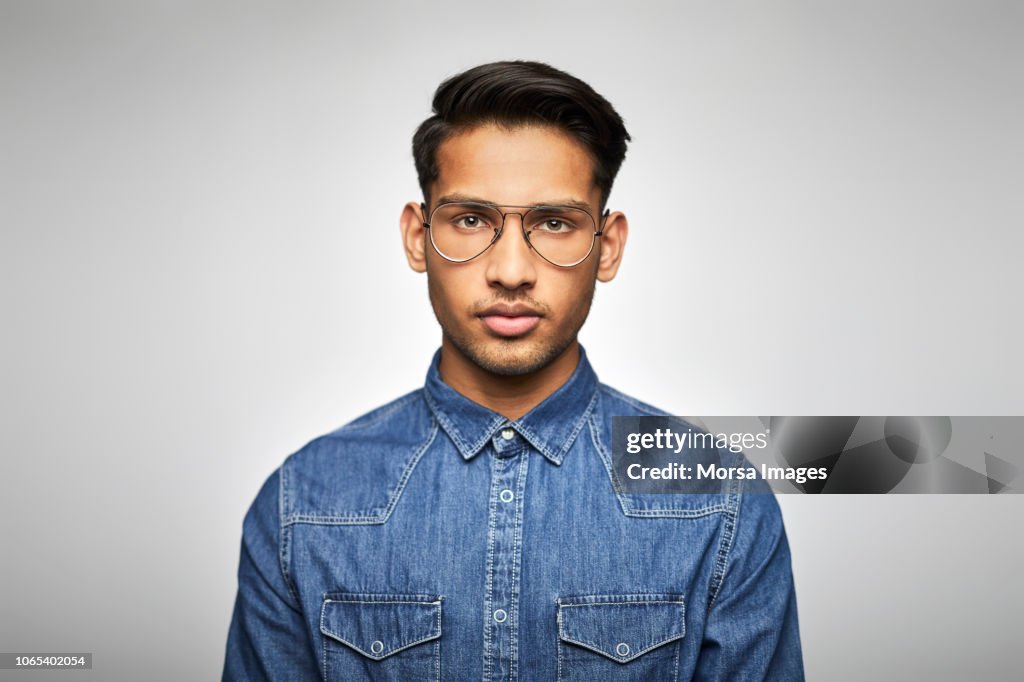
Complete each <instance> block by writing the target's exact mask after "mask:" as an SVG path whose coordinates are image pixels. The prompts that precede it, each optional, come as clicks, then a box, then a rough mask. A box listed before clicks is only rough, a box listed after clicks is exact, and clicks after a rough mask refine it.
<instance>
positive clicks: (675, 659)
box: [672, 606, 686, 680]
mask: <svg viewBox="0 0 1024 682" xmlns="http://www.w3.org/2000/svg"><path fill="white" fill-rule="evenodd" d="M683 611H684V613H683V637H685V636H686V613H685V611H686V607H685V606H684V607H683ZM682 648H683V643H682V642H679V643H678V644H676V655H675V656H674V657H673V659H672V679H673V680H678V679H679V652H680V651H681V650H682Z"/></svg>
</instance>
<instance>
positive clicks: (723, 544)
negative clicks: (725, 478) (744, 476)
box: [706, 480, 742, 617]
mask: <svg viewBox="0 0 1024 682" xmlns="http://www.w3.org/2000/svg"><path fill="white" fill-rule="evenodd" d="M729 489H730V491H729V493H728V495H727V498H726V505H727V507H729V508H728V509H727V510H726V513H725V519H724V520H723V522H722V537H721V539H720V540H719V543H718V552H716V554H715V567H714V571H712V574H711V585H710V586H709V587H708V609H707V613H706V617H710V615H711V607H712V606H714V604H715V599H716V598H717V597H718V590H719V589H721V587H722V582H723V581H724V579H725V572H726V569H727V567H728V562H729V557H730V556H731V552H732V543H733V538H734V537H735V535H736V525H737V524H738V523H739V501H740V499H741V496H742V481H739V480H735V481H730V486H729Z"/></svg>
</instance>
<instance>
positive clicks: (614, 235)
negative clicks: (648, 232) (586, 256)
mask: <svg viewBox="0 0 1024 682" xmlns="http://www.w3.org/2000/svg"><path fill="white" fill-rule="evenodd" d="M628 236H629V221H627V220H626V216H625V215H624V214H623V213H621V212H620V211H615V212H614V213H612V214H611V215H609V216H608V217H607V218H605V219H604V229H603V230H602V232H601V236H600V237H599V239H600V240H601V256H600V258H599V259H598V263H597V279H598V280H600V281H602V282H610V281H612V280H613V279H615V273H617V272H618V271H619V264H620V263H621V262H622V252H623V251H625V249H626V237H628Z"/></svg>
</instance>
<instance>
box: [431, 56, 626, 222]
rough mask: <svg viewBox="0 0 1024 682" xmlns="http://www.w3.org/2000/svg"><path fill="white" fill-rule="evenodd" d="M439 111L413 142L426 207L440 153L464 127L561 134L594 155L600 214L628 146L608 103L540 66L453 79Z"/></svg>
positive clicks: (486, 68) (439, 94)
mask: <svg viewBox="0 0 1024 682" xmlns="http://www.w3.org/2000/svg"><path fill="white" fill-rule="evenodd" d="M433 111H434V115H433V116H431V117H430V118H428V119H427V120H425V121H424V122H423V123H421V124H420V127H419V128H418V129H417V130H416V134H415V135H413V138H412V155H413V159H414V160H415V162H416V173H417V175H418V176H419V181H420V188H421V189H422V190H423V196H424V198H426V199H427V200H428V201H429V198H430V192H429V187H430V185H431V183H433V182H434V181H435V180H437V176H438V169H437V149H438V147H440V146H441V143H442V142H444V141H445V140H447V139H448V138H449V137H451V135H452V134H454V133H456V132H459V131H460V130H465V129H466V128H471V127H473V126H476V125H480V124H485V123H496V124H498V125H504V126H517V125H529V124H536V123H540V124H547V125H552V126H556V127H558V128H561V129H562V130H564V131H566V132H567V133H569V134H570V135H572V136H573V137H574V138H576V139H577V140H578V141H579V142H580V143H582V144H583V146H584V147H586V148H587V150H588V151H589V152H590V156H591V157H592V159H593V161H594V184H596V185H597V186H598V187H599V188H600V189H601V203H602V206H601V208H603V204H604V202H605V201H607V200H608V195H609V194H610V193H611V191H612V182H614V180H615V175H616V173H618V172H619V166H621V165H622V160H623V159H624V158H625V156H626V141H627V140H629V139H630V137H629V133H628V132H626V126H625V125H624V124H623V122H622V117H621V116H619V114H618V113H617V112H616V111H615V109H614V108H612V105H611V104H610V103H609V102H608V100H606V99H605V98H604V97H602V96H601V95H599V94H597V93H596V92H595V91H594V89H593V88H591V87H590V86H589V85H587V84H586V83H584V82H583V81H581V80H580V79H579V78H576V77H575V76H571V75H569V74H567V73H565V72H564V71H559V70H558V69H556V68H554V67H553V66H549V65H548V64H542V63H540V62H527V61H511V62H494V63H491V64H482V65H480V66H476V67H474V68H472V69H469V70H468V71H463V72H462V73H460V74H458V75H455V76H452V77H451V78H449V79H448V80H446V81H444V82H443V83H441V85H439V86H438V88H437V91H436V92H435V93H434V101H433Z"/></svg>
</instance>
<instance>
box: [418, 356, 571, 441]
mask: <svg viewBox="0 0 1024 682" xmlns="http://www.w3.org/2000/svg"><path fill="white" fill-rule="evenodd" d="M579 359H580V345H579V342H578V341H573V342H572V344H570V345H569V347H568V348H566V349H565V350H564V351H562V353H561V354H560V355H559V356H558V357H556V358H555V359H554V360H553V361H551V362H549V363H548V364H547V365H545V366H544V367H542V368H541V369H539V370H537V371H536V372H533V373H531V374H524V375H521V376H502V375H500V374H494V373H493V372H489V371H487V370H486V369H483V368H482V367H480V366H479V365H477V364H476V363H474V362H473V361H472V360H470V359H469V358H468V357H466V356H465V355H463V354H462V353H461V352H460V351H459V350H458V349H457V348H455V346H453V345H452V344H451V343H450V342H449V341H448V339H447V338H444V339H442V341H441V364H440V366H439V367H438V370H439V371H440V374H441V380H442V381H444V383H446V384H448V385H449V386H451V387H452V388H453V389H455V390H456V391H458V392H459V393H461V394H462V395H464V396H466V397H467V398H469V399H470V400H472V401H473V402H475V403H478V404H480V405H483V406H484V407H486V408H488V409H489V410H492V411H494V412H497V413H498V414H500V415H502V416H503V417H505V418H506V419H508V420H510V421H515V420H516V419H519V418H520V417H522V416H523V415H524V414H526V413H527V412H529V411H530V410H532V409H533V408H534V407H536V406H537V405H539V404H540V403H542V402H543V401H544V399H545V398H547V397H548V396H549V395H551V394H552V393H554V392H555V391H557V390H558V388H559V387H560V386H561V385H562V384H564V383H565V382H566V381H567V380H568V379H569V377H570V376H572V373H573V372H574V371H575V370H576V365H577V364H578V363H579Z"/></svg>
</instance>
